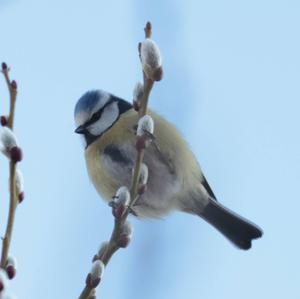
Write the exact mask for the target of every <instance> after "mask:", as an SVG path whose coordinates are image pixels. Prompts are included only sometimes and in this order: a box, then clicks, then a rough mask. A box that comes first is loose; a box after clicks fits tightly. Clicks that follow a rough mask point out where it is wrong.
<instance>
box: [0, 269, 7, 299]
mask: <svg viewBox="0 0 300 299" xmlns="http://www.w3.org/2000/svg"><path fill="white" fill-rule="evenodd" d="M7 284H8V280H7V274H6V272H5V271H4V270H3V269H0V294H2V293H3V292H4V291H5V289H6V288H7ZM0 297H1V295H0Z"/></svg>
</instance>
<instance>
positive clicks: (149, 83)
mask: <svg viewBox="0 0 300 299" xmlns="http://www.w3.org/2000/svg"><path fill="white" fill-rule="evenodd" d="M144 31H145V37H146V38H150V37H151V35H152V26H151V23H150V22H148V23H147V24H146V27H145V28H144ZM138 49H139V56H140V50H141V43H139V47H138ZM143 78H144V85H143V88H144V90H143V98H142V99H141V102H140V107H139V111H138V114H139V117H140V118H141V117H143V116H144V115H146V114H147V109H148V101H149V95H150V92H151V90H152V87H153V85H154V80H152V79H149V78H147V76H146V74H145V72H144V71H143ZM144 153H145V149H140V150H138V151H137V156H136V160H135V166H134V172H133V178H132V184H131V189H130V203H129V206H128V207H127V209H126V210H125V211H124V213H123V214H122V216H121V217H120V218H117V217H116V218H115V223H114V228H113V231H112V234H111V237H110V240H109V242H108V244H107V246H106V249H105V250H104V252H103V253H102V255H101V256H98V257H97V258H98V259H100V260H101V261H102V262H103V264H104V265H105V266H106V265H107V264H108V262H109V260H110V259H111V257H112V256H113V254H114V253H115V252H116V251H117V250H118V249H119V248H120V245H119V238H120V235H121V233H122V228H123V226H124V224H125V222H126V219H127V217H128V215H129V213H130V212H131V211H132V207H133V206H134V204H135V203H136V201H137V200H138V198H139V195H138V185H139V177H140V172H141V165H142V162H143V159H144ZM93 290H94V288H93V287H91V286H89V285H88V284H86V286H85V288H84V289H83V291H82V293H81V295H80V296H79V299H89V298H91V297H92V296H94V294H92V292H93Z"/></svg>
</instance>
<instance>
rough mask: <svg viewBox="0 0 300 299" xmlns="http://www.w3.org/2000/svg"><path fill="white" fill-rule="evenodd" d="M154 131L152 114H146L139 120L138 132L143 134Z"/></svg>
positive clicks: (140, 134)
mask: <svg viewBox="0 0 300 299" xmlns="http://www.w3.org/2000/svg"><path fill="white" fill-rule="evenodd" d="M153 132H154V122H153V119H152V117H151V116H150V115H144V116H143V117H141V118H140V119H139V121H138V127H137V131H136V134H137V136H143V135H145V134H147V133H150V134H153Z"/></svg>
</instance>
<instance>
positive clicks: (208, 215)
mask: <svg viewBox="0 0 300 299" xmlns="http://www.w3.org/2000/svg"><path fill="white" fill-rule="evenodd" d="M200 216H201V217H202V218H203V219H204V220H206V221H207V222H208V223H210V224H212V225H213V226H214V227H215V228H216V229H217V230H218V231H219V232H221V233H222V234H223V235H224V236H225V237H227V238H228V239H229V240H230V241H231V242H232V243H234V244H235V245H236V246H237V247H238V248H240V249H244V250H247V249H250V248H251V241H252V239H257V238H260V237H261V236H262V230H261V229H260V228H259V227H258V226H256V225H255V224H253V223H251V222H250V221H248V220H246V219H245V218H243V217H241V216H238V215H237V214H235V213H234V212H232V211H230V210H229V209H227V208H225V207H224V206H222V205H221V204H220V203H219V202H217V201H215V200H211V201H210V203H209V204H208V205H207V206H206V207H205V208H204V210H203V211H202V212H201V214H200Z"/></svg>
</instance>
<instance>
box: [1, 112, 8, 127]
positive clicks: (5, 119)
mask: <svg viewBox="0 0 300 299" xmlns="http://www.w3.org/2000/svg"><path fill="white" fill-rule="evenodd" d="M0 122H1V126H2V127H5V126H7V124H8V116H7V115H2V116H1V118H0Z"/></svg>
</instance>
